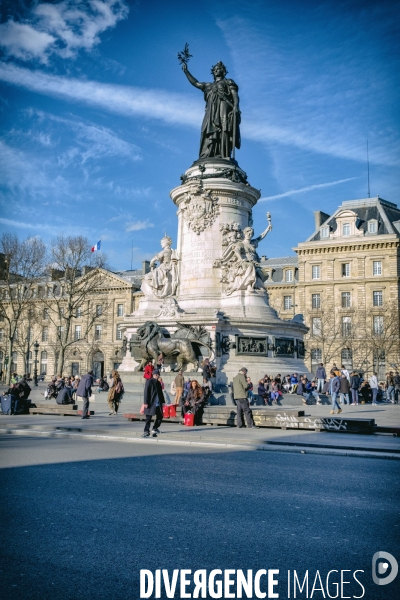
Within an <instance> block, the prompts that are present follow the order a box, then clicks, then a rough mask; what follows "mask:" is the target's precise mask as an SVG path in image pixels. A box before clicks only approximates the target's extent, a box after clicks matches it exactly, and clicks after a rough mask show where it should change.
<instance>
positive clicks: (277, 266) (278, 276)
mask: <svg viewBox="0 0 400 600" xmlns="http://www.w3.org/2000/svg"><path fill="white" fill-rule="evenodd" d="M260 263H261V267H262V268H263V269H273V271H272V275H271V276H270V277H269V279H268V280H267V283H268V285H273V284H281V283H287V284H288V285H293V283H294V282H295V281H297V277H296V275H297V264H298V259H297V254H295V255H294V256H279V257H278V258H267V259H264V258H261V261H260ZM286 267H293V271H294V273H293V276H294V281H292V282H287V281H284V271H283V269H284V268H286Z"/></svg>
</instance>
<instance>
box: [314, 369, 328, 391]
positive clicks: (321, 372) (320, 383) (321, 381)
mask: <svg viewBox="0 0 400 600" xmlns="http://www.w3.org/2000/svg"><path fill="white" fill-rule="evenodd" d="M315 377H316V379H317V392H322V390H323V389H324V385H325V380H326V371H325V368H324V364H323V363H319V365H318V368H317V371H316V373H315Z"/></svg>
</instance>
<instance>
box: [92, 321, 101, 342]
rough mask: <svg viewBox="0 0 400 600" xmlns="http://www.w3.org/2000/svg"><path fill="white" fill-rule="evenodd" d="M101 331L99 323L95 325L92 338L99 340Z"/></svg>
mask: <svg viewBox="0 0 400 600" xmlns="http://www.w3.org/2000/svg"><path fill="white" fill-rule="evenodd" d="M101 331H102V327H101V325H96V329H95V332H94V339H95V340H101Z"/></svg>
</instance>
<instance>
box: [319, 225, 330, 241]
mask: <svg viewBox="0 0 400 600" xmlns="http://www.w3.org/2000/svg"><path fill="white" fill-rule="evenodd" d="M320 231H321V236H320V237H321V239H324V238H328V237H329V227H321V230H320Z"/></svg>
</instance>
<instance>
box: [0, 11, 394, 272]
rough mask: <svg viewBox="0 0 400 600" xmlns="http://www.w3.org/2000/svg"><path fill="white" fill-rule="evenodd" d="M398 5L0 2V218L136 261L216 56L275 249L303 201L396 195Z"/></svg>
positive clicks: (164, 225)
mask: <svg viewBox="0 0 400 600" xmlns="http://www.w3.org/2000/svg"><path fill="white" fill-rule="evenodd" d="M399 17H400V3H399V2H395V1H393V0H390V1H389V0H379V1H370V2H368V1H367V0H364V1H362V2H361V1H359V2H355V1H352V0H346V1H341V0H332V1H326V2H318V1H313V0H307V2H298V0H296V1H291V0H271V1H266V0H263V1H261V0H260V1H257V0H255V1H251V2H250V1H248V2H246V1H239V0H232V1H230V2H226V1H225V2H218V1H208V0H197V1H196V2H191V1H190V0H185V1H184V0H182V1H179V0H177V1H175V0H163V1H161V0H142V1H139V0H138V1H129V0H63V1H61V2H55V1H54V2H42V1H40V2H39V1H38V2H28V1H22V0H9V1H8V2H7V1H6V2H3V4H2V15H1V23H0V44H1V47H0V52H1V54H0V56H1V62H0V86H1V94H0V96H1V97H0V110H1V137H0V145H1V147H0V203H1V216H0V231H13V232H17V233H19V234H20V235H23V236H26V235H37V234H39V235H42V236H43V238H44V239H45V240H49V239H50V238H51V237H52V236H53V235H56V234H58V233H60V232H63V233H65V234H68V235H74V234H83V235H86V236H87V237H88V238H89V240H90V241H91V242H93V244H95V243H96V242H97V241H98V240H99V239H100V238H102V240H103V247H102V249H104V251H105V252H106V253H107V255H108V258H109V262H110V264H111V265H112V266H113V267H114V268H116V269H127V268H130V263H131V248H132V245H133V265H134V267H135V266H136V267H138V266H140V264H141V261H142V260H144V259H146V258H149V257H151V256H153V255H154V253H155V252H156V251H158V249H159V240H160V238H161V237H162V235H163V234H164V232H167V233H168V234H169V235H171V236H172V237H173V239H174V243H176V230H177V220H176V208H175V206H174V205H173V203H172V201H171V200H170V198H169V192H170V190H171V189H172V188H173V187H176V186H177V185H179V184H180V179H179V176H180V175H181V174H182V173H183V172H184V171H185V170H186V169H187V168H188V167H189V166H190V165H191V164H192V162H193V161H194V160H195V159H196V158H197V157H198V145H199V136H200V125H201V120H202V114H203V110H204V102H203V97H202V94H201V92H200V91H199V90H196V89H195V88H193V87H192V86H190V84H189V83H188V81H187V80H186V78H185V76H184V74H183V73H182V70H181V68H180V66H179V64H178V60H177V57H176V54H177V52H178V51H179V50H182V49H183V46H184V44H185V42H188V43H189V46H190V51H191V54H193V58H192V59H191V61H190V63H189V69H190V71H191V72H192V73H193V74H194V76H195V77H197V79H199V80H200V81H211V74H210V68H211V66H212V65H213V64H215V63H216V62H217V61H218V60H222V61H223V62H224V63H225V64H226V65H227V67H228V71H229V77H231V78H232V79H234V80H235V81H236V83H237V84H238V85H239V94H240V100H241V111H242V149H241V150H240V151H238V152H237V159H238V161H239V164H240V166H241V167H242V168H243V169H244V170H245V171H246V172H247V174H248V177H249V181H250V183H251V184H252V185H253V186H254V187H256V188H258V189H261V192H262V199H261V201H260V202H259V203H258V205H257V207H256V208H255V211H254V222H255V229H256V233H257V232H259V231H261V230H263V229H264V227H265V224H266V218H265V213H266V211H267V210H269V211H270V212H271V214H272V219H273V224H274V230H273V232H272V233H271V235H269V236H268V237H267V238H266V240H265V241H263V242H262V244H261V246H260V249H259V250H260V254H266V255H267V256H269V257H275V256H284V255H289V254H291V252H292V251H291V248H292V247H293V246H295V245H296V244H297V243H298V242H300V241H303V240H305V239H306V238H307V237H308V236H309V235H310V234H311V233H312V231H313V229H314V219H313V211H314V210H323V211H325V212H327V213H329V214H331V213H332V212H333V211H334V210H335V209H336V207H337V206H338V205H339V204H340V203H341V202H342V201H343V200H350V199H355V198H365V197H366V196H367V167H366V143H367V139H368V140H369V156H370V178H371V196H375V195H377V194H379V195H380V196H381V197H383V198H385V199H387V200H390V201H392V202H395V203H398V204H400V198H399V183H400V182H399V173H400V169H399V166H400V160H399V153H400V144H399V105H400V103H399V98H398V97H397V96H398V89H399V77H400V75H399V74H400V65H399V55H400V52H399V45H400V41H399V39H400V38H399V34H398V25H399V22H400V19H399Z"/></svg>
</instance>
